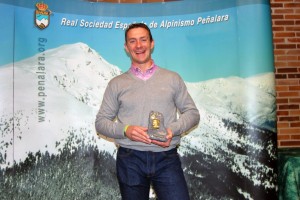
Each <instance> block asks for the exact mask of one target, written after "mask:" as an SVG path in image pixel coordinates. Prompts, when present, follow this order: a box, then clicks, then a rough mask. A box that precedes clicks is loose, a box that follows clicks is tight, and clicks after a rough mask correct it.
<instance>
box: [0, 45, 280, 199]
mask: <svg viewBox="0 0 300 200" xmlns="http://www.w3.org/2000/svg"><path fill="white" fill-rule="evenodd" d="M121 73H122V72H121V70H120V69H119V68H118V67H117V66H113V65H111V64H110V63H108V62H107V61H106V60H105V59H104V58H102V57H101V56H100V55H99V54H98V53H97V52H96V51H94V50H93V49H91V48H90V47H89V46H88V45H86V44H83V43H76V44H70V45H64V46H61V47H58V48H56V49H51V50H48V51H45V52H43V53H41V54H37V55H35V56H33V57H31V58H28V59H25V60H22V61H20V62H16V63H14V65H12V64H9V65H7V66H2V67H1V68H0V90H1V93H2V94H4V96H3V97H1V99H0V110H1V112H0V133H1V138H0V143H1V145H0V163H1V169H0V170H1V174H0V182H1V184H0V191H1V192H0V198H1V199H110V200H112V199H120V194H119V189H118V184H117V181H116V174H115V153H116V147H115V145H114V143H113V140H112V139H110V138H105V137H103V136H101V135H98V134H97V133H96V132H95V128H94V121H95V116H96V113H97V111H98V109H99V106H100V104H101V100H102V97H103V93H104V90H105V88H106V85H107V84H108V81H109V80H110V79H111V78H113V77H115V76H117V75H119V74H121ZM186 84H187V87H188V90H189V91H190V93H191V95H192V97H193V99H194V100H195V102H196V105H197V107H198V108H199V110H200V114H201V120H200V124H199V126H198V127H196V128H195V129H194V130H192V131H191V132H189V133H187V134H186V135H185V136H184V137H183V138H182V142H181V146H180V147H179V150H180V154H181V155H182V165H183V168H184V172H185V176H186V178H187V181H188V186H189V190H190V195H191V199H193V200H194V199H276V190H277V189H276V188H277V181H276V180H277V172H276V160H277V158H276V130H275V127H276V124H275V123H276V105H275V90H274V89H275V88H274V74H273V73H266V74H260V75H257V76H254V77H250V78H240V77H227V78H218V79H212V80H208V81H202V82H197V83H188V82H187V83H186ZM150 196H151V197H154V196H155V195H154V194H150Z"/></svg>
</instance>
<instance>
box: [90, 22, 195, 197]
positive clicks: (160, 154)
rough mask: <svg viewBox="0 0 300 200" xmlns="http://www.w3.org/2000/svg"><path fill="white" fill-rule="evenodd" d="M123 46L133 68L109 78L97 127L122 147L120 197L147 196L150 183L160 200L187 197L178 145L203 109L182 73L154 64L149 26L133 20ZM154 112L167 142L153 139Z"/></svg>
mask: <svg viewBox="0 0 300 200" xmlns="http://www.w3.org/2000/svg"><path fill="white" fill-rule="evenodd" d="M124 47H125V50H126V52H127V53H128V55H129V56H130V58H131V68H130V69H129V70H128V71H127V72H125V73H124V74H121V75H119V76H117V77H115V78H113V79H112V80H111V81H110V82H109V84H108V86H107V88H106V90H105V93H104V97H103V101H102V105H101V107H100V110H99V112H98V114H97V117H96V122H95V125H96V130H97V132H98V133H100V134H103V135H105V136H107V137H110V138H114V139H115V142H116V144H117V145H118V147H119V148H118V153H117V177H118V181H119V186H120V191H121V195H122V199H126V200H127V199H133V200H143V199H149V190H150V185H151V184H152V186H153V189H154V191H155V193H156V195H157V197H158V199H160V200H176V199H178V200H185V199H189V195H188V189H187V185H186V181H185V179H184V175H183V170H182V168H181V162H180V158H179V156H178V154H177V147H178V145H179V142H180V136H181V134H183V133H185V132H187V131H188V130H190V129H191V128H193V127H194V126H196V125H197V124H198V123H199V120H200V115H199V111H198V109H197V108H196V106H195V103H194V102H193V100H192V98H191V97H190V95H189V93H188V91H187V88H186V86H185V84H184V81H183V80H182V79H181V77H180V76H179V75H178V74H177V73H175V72H171V71H169V70H166V69H163V68H160V67H158V66H157V65H155V63H154V61H153V60H152V58H151V53H152V50H153V48H154V40H153V38H152V34H151V32H150V29H149V28H148V27H147V25H145V24H143V23H136V24H131V25H130V26H129V27H128V29H127V30H126V31H125V45H124ZM151 111H157V112H159V113H162V114H163V117H164V124H163V125H164V126H165V127H166V130H167V136H166V141H158V140H154V139H150V137H149V135H148V133H147V131H148V123H149V119H148V118H149V113H150V112H151ZM178 116H179V117H178Z"/></svg>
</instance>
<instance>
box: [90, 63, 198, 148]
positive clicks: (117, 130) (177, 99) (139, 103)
mask: <svg viewBox="0 0 300 200" xmlns="http://www.w3.org/2000/svg"><path fill="white" fill-rule="evenodd" d="M150 111H158V112H161V113H162V114H163V115H164V123H165V124H164V125H165V127H166V128H170V129H171V130H172V132H173V134H174V137H173V138H172V141H171V145H170V147H168V148H163V147H160V146H157V145H154V144H145V143H142V142H136V141H132V140H130V139H128V138H126V137H125V136H124V128H125V126H126V125H137V126H144V127H148V117H149V113H150ZM199 120H200V114H199V111H198V109H197V108H196V105H195V103H194V101H193V100H192V98H191V96H190V94H189V93H188V91H187V88H186V85H185V83H184V81H183V80H182V78H181V77H180V76H179V75H178V74H177V73H175V72H172V71H169V70H166V69H163V68H158V69H157V70H156V71H155V73H154V74H153V75H152V77H151V78H149V79H148V80H142V79H139V78H137V77H136V76H135V75H133V74H132V73H131V72H130V70H128V71H127V72H125V73H124V74H121V75H119V76H117V77H115V78H113V79H112V80H111V81H110V82H109V83H108V86H107V88H106V90H105V93H104V96H103V101H102V105H101V107H100V110H99V112H98V114H97V116H96V122H95V126H96V131H97V132H98V133H99V134H102V135H104V136H106V137H109V138H114V139H115V142H116V143H117V144H118V145H120V146H122V147H125V148H130V149H135V150H140V151H154V152H159V151H166V150H170V149H172V148H175V147H176V146H177V145H178V144H179V142H180V136H181V134H183V133H185V132H187V131H188V130H190V129H191V128H193V127H194V126H196V125H197V124H198V123H199Z"/></svg>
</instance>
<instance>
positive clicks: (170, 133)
mask: <svg viewBox="0 0 300 200" xmlns="http://www.w3.org/2000/svg"><path fill="white" fill-rule="evenodd" d="M166 138H167V141H165V142H161V141H157V140H152V143H153V144H156V145H158V146H161V147H164V148H166V147H169V146H170V143H171V140H172V138H173V133H172V131H171V129H169V128H168V129H167V136H166Z"/></svg>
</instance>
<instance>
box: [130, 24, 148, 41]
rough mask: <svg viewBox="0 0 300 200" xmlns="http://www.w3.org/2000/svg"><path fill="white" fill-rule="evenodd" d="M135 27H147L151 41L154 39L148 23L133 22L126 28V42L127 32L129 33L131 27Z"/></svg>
mask: <svg viewBox="0 0 300 200" xmlns="http://www.w3.org/2000/svg"><path fill="white" fill-rule="evenodd" d="M134 28H144V29H146V30H147V31H148V33H149V38H150V41H151V42H152V41H153V37H152V34H151V31H150V29H149V27H148V26H147V25H146V24H144V23H133V24H130V25H129V26H128V28H127V29H126V30H125V42H127V33H128V31H129V30H131V29H134Z"/></svg>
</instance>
